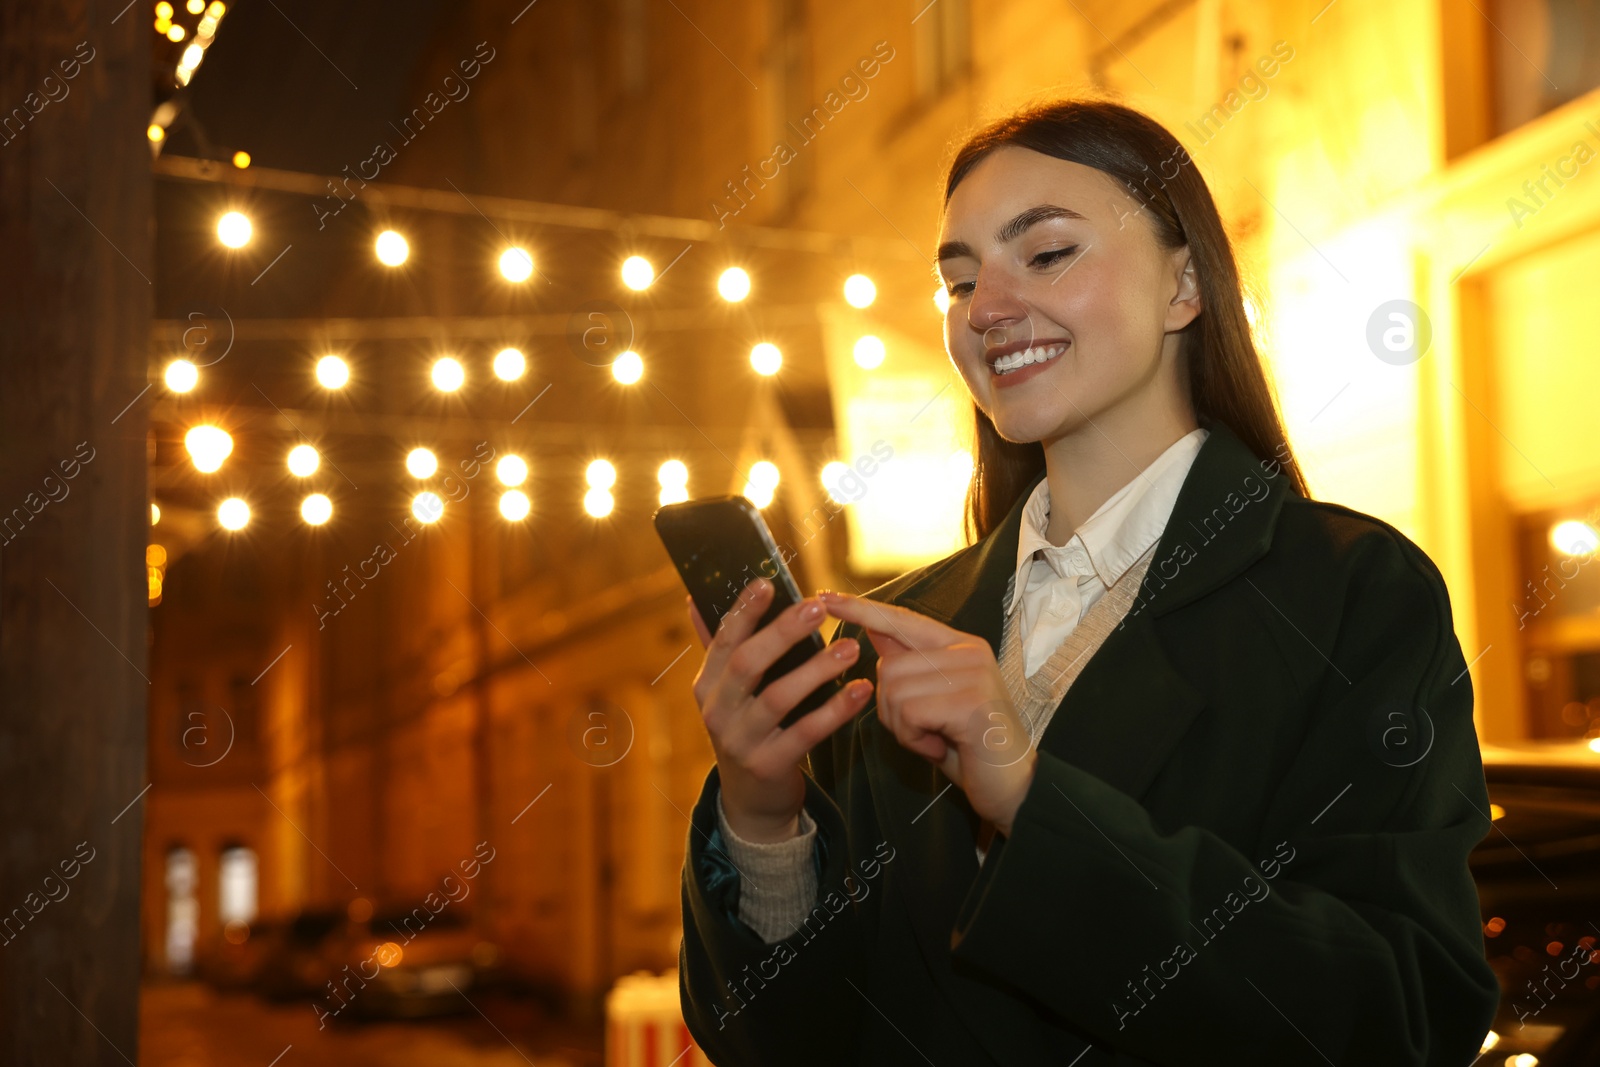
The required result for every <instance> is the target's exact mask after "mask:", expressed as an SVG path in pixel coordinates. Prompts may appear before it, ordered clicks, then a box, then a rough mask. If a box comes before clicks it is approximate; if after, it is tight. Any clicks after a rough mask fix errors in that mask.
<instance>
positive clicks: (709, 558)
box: [655, 496, 839, 727]
mask: <svg viewBox="0 0 1600 1067" xmlns="http://www.w3.org/2000/svg"><path fill="white" fill-rule="evenodd" d="M655 526H656V532H657V533H658V534H659V535H660V537H661V540H662V543H663V544H665V545H666V548H667V554H668V555H669V556H671V557H672V561H673V563H674V564H675V565H676V566H677V568H678V574H679V576H680V577H682V578H683V584H684V586H685V587H686V588H687V589H688V590H689V595H690V596H691V597H693V599H694V606H695V607H696V608H697V609H698V610H699V612H700V617H701V618H702V619H704V620H705V623H706V626H707V627H708V628H709V629H710V630H711V632H712V633H716V632H717V628H718V627H719V626H721V625H722V619H723V616H725V615H726V614H727V613H728V611H729V610H730V609H731V608H732V607H733V604H734V601H736V600H738V599H739V594H740V593H741V592H743V591H744V587H745V586H746V585H747V584H748V583H750V582H752V581H754V580H755V579H756V578H766V579H767V580H768V581H770V582H772V585H773V590H774V593H775V595H774V596H773V598H772V602H771V603H770V604H768V605H767V610H766V612H765V613H764V614H763V615H762V616H761V619H760V621H759V623H758V626H757V628H758V629H759V628H760V627H762V626H766V625H767V624H768V623H770V622H771V621H772V620H773V619H775V618H777V617H778V615H780V614H781V613H782V612H783V611H784V610H785V609H786V608H788V607H789V606H791V605H793V604H796V603H798V602H799V601H800V599H801V596H800V589H799V587H798V586H797V585H795V581H794V577H793V575H791V574H790V573H789V568H788V567H787V566H786V565H785V564H784V562H783V556H782V554H781V553H780V552H779V551H778V546H777V545H776V544H775V543H774V542H773V539H772V533H771V531H769V530H768V529H767V524H766V521H765V520H764V519H762V517H761V513H760V512H759V511H757V510H756V508H755V505H754V504H752V503H750V501H749V500H747V499H745V498H744V497H742V496H722V497H707V498H704V499H701V500H688V501H684V502H683V503H681V504H667V505H665V506H664V507H662V508H661V509H660V510H658V511H657V512H656V515H655ZM823 647H825V646H824V642H823V640H822V635H821V634H818V633H817V632H816V631H812V632H811V633H810V634H808V635H807V636H806V637H805V638H802V639H801V640H800V641H798V642H796V643H795V644H794V645H792V646H790V648H789V649H788V650H787V651H785V652H784V654H783V655H782V656H780V657H779V658H778V660H777V662H775V663H773V665H772V666H771V667H770V668H769V669H768V670H767V672H766V673H765V674H763V675H762V677H761V683H760V685H758V686H757V687H756V692H758V693H759V692H761V690H762V689H765V688H766V687H767V686H768V685H770V684H771V683H772V682H774V681H776V680H777V679H779V678H781V677H783V676H784V675H785V674H788V673H789V672H790V671H792V670H794V669H795V668H796V667H798V666H800V665H801V664H803V663H805V662H806V661H807V660H808V659H810V658H811V657H812V656H813V655H815V654H816V653H817V652H819V651H821V650H822V648H823ZM838 686H839V682H838V679H830V680H828V681H827V682H825V683H823V684H822V685H821V686H819V687H817V689H815V690H814V691H813V692H811V693H810V694H808V695H807V696H806V697H805V698H804V699H802V700H801V701H800V703H799V704H797V705H796V706H795V707H794V709H793V710H792V711H790V712H789V713H788V714H787V715H785V716H784V719H783V722H782V725H783V726H785V727H787V726H791V725H793V724H794V722H795V721H796V720H798V719H799V718H801V717H802V716H804V715H805V714H806V713H807V712H809V711H813V710H815V709H816V708H818V707H820V706H821V705H822V704H823V703H825V702H826V701H827V700H828V698H829V697H831V696H832V695H833V694H834V693H835V692H837V691H838Z"/></svg>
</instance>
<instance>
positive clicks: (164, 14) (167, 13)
mask: <svg viewBox="0 0 1600 1067" xmlns="http://www.w3.org/2000/svg"><path fill="white" fill-rule="evenodd" d="M156 18H158V19H170V18H172V5H171V4H169V3H167V0H161V3H159V4H157V5H156Z"/></svg>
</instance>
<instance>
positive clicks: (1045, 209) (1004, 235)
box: [937, 204, 1088, 261]
mask: <svg viewBox="0 0 1600 1067" xmlns="http://www.w3.org/2000/svg"><path fill="white" fill-rule="evenodd" d="M1052 219H1080V220H1082V221H1085V222H1087V221H1088V220H1087V219H1086V218H1085V217H1084V216H1083V215H1081V214H1079V213H1078V212H1076V211H1074V210H1072V209H1071V208H1070V207H1060V206H1058V205H1056V204H1040V205H1039V206H1038V207H1030V208H1028V209H1027V210H1026V211H1023V212H1020V213H1018V214H1017V215H1016V216H1015V217H1014V218H1012V219H1011V220H1010V221H1009V222H1007V223H1006V224H1005V225H1004V226H1001V227H1000V228H999V229H998V230H996V231H995V234H994V239H995V242H996V243H997V244H1005V243H1006V242H1007V241H1012V240H1015V239H1016V238H1018V237H1020V236H1022V235H1023V234H1024V233H1026V232H1027V231H1028V230H1029V228H1031V227H1033V226H1037V225H1038V224H1039V223H1041V222H1049V221H1050V220H1052ZM961 256H967V257H970V258H972V259H976V258H978V257H977V254H976V253H974V252H973V251H972V246H971V245H969V244H967V243H966V242H965V241H946V242H945V243H944V244H942V245H940V246H939V255H938V257H937V258H938V259H940V260H941V261H942V260H946V259H956V258H958V257H961Z"/></svg>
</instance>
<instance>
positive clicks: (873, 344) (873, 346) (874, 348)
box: [854, 333, 887, 370]
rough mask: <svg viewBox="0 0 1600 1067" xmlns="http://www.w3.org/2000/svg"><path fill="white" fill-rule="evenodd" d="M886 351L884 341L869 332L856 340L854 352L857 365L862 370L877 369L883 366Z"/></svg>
mask: <svg viewBox="0 0 1600 1067" xmlns="http://www.w3.org/2000/svg"><path fill="white" fill-rule="evenodd" d="M886 351H887V350H886V349H885V348H884V346H883V341H882V340H880V339H879V338H877V337H874V336H873V335H872V334H870V333H869V334H867V335H866V336H864V337H861V338H859V339H858V340H857V341H856V346H855V352H854V354H855V358H856V366H858V367H860V368H861V369H862V370H876V369H877V368H878V367H881V366H883V357H884V354H885V352H886Z"/></svg>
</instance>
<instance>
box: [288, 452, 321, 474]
mask: <svg viewBox="0 0 1600 1067" xmlns="http://www.w3.org/2000/svg"><path fill="white" fill-rule="evenodd" d="M321 464H322V457H321V456H320V455H318V454H317V450H316V449H315V448H312V447H311V446H310V445H295V446H294V447H293V448H291V449H289V473H290V474H292V475H294V476H295V477H297V478H309V477H311V476H312V475H313V474H315V473H316V472H317V467H319V466H321Z"/></svg>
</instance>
